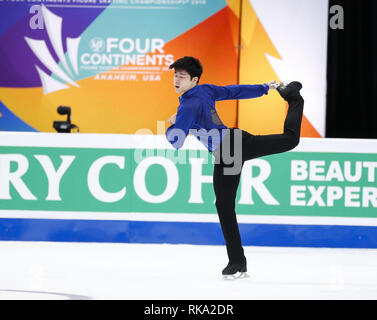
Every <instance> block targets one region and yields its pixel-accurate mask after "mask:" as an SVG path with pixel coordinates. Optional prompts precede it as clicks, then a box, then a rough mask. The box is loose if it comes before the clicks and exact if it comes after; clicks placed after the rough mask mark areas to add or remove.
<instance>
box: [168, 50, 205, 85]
mask: <svg viewBox="0 0 377 320" xmlns="http://www.w3.org/2000/svg"><path fill="white" fill-rule="evenodd" d="M169 69H174V70H176V71H178V70H184V71H186V72H187V73H188V74H189V75H190V77H191V79H192V78H194V77H198V83H199V79H200V76H201V75H202V73H203V67H202V64H201V63H200V61H199V59H197V58H194V57H188V56H185V57H183V58H180V59H178V60H176V61H175V62H174V63H173V64H171V65H170V67H169Z"/></svg>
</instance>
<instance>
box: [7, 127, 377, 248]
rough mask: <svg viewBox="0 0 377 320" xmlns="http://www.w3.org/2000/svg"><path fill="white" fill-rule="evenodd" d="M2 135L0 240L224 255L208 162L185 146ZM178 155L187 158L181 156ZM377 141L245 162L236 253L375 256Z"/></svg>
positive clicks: (150, 139) (193, 146) (191, 141)
mask: <svg viewBox="0 0 377 320" xmlns="http://www.w3.org/2000/svg"><path fill="white" fill-rule="evenodd" d="M181 151H182V153H180V154H179V153H178V152H177V151H176V150H174V149H173V148H172V147H171V146H170V145H169V144H168V143H167V142H166V139H165V137H164V136H153V135H113V134H54V133H10V132H8V133H6V132H1V133H0V240H3V241H67V242H125V243H173V244H177V243H183V244H198V245H223V244H224V241H223V237H222V233H221V229H220V226H219V223H218V218H217V214H216V210H215V206H214V200H215V197H214V193H213V188H212V183H211V174H212V170H213V162H212V161H213V158H212V156H211V155H210V154H209V153H208V152H207V151H206V150H205V149H204V147H203V146H202V145H201V144H200V143H199V142H198V141H197V140H196V139H195V138H193V137H191V136H189V137H188V138H187V140H186V142H185V145H184V147H183V149H182V150H181ZM185 157H186V158H185ZM376 179H377V140H366V139H311V138H302V139H301V142H300V144H299V146H298V147H297V148H296V149H294V150H292V151H290V152H287V153H283V154H279V155H272V156H268V157H263V158H260V159H255V160H252V161H248V162H246V164H245V166H244V169H243V172H242V176H241V183H240V187H239V190H238V191H239V192H238V195H237V201H236V211H237V214H238V215H237V218H238V221H239V223H240V233H241V237H242V241H243V244H244V245H256V246H305V247H341V248H377V182H376Z"/></svg>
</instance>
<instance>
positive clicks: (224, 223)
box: [166, 56, 304, 278]
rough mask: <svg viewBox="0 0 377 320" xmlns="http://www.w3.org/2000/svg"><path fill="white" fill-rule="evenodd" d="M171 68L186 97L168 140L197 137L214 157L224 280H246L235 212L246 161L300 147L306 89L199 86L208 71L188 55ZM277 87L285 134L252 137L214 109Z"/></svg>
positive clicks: (298, 85)
mask: <svg viewBox="0 0 377 320" xmlns="http://www.w3.org/2000/svg"><path fill="white" fill-rule="evenodd" d="M170 69H174V71H175V72H174V87H175V91H176V92H177V93H180V94H182V95H181V96H180V97H179V102H180V105H179V107H178V111H177V113H176V114H175V115H173V116H172V117H171V118H169V119H168V120H167V121H169V122H170V123H172V125H171V126H170V127H169V128H168V129H167V130H166V137H167V139H168V141H169V142H170V143H171V144H172V145H173V146H174V147H175V148H176V149H179V148H181V147H182V145H183V143H184V140H185V138H186V136H187V135H188V133H192V134H193V135H194V136H195V137H196V138H197V139H198V140H199V141H200V142H202V143H203V144H204V145H205V146H206V147H207V149H208V150H209V151H210V152H212V154H213V155H214V157H215V166H214V171H213V187H214V191H215V195H216V203H215V205H216V209H217V212H218V216H219V220H220V224H221V229H222V232H223V235H224V239H225V243H226V249H227V254H228V258H229V263H228V265H227V266H226V267H225V269H224V270H223V271H222V274H223V276H224V278H227V277H230V278H232V277H235V278H236V277H244V276H246V271H247V265H246V257H245V255H244V250H243V248H242V244H241V237H240V233H239V229H238V224H237V218H236V212H235V199H236V193H237V188H238V185H239V181H240V175H241V169H242V166H243V163H244V162H245V161H247V160H250V159H254V158H257V157H262V156H266V155H270V154H275V153H281V152H285V151H288V150H291V149H293V148H294V147H296V146H297V145H298V143H299V140H300V129H301V120H302V114H303V107H304V99H303V98H302V97H301V95H300V89H301V88H302V85H301V83H299V82H296V81H294V82H290V83H277V82H276V81H271V82H268V83H265V84H260V85H230V86H215V85H210V84H202V85H198V82H199V79H200V76H201V75H202V72H203V69H202V66H201V63H200V61H199V60H198V59H196V58H194V57H187V56H186V57H183V58H180V59H178V60H177V61H175V62H174V63H173V64H172V65H171V66H170ZM273 89H277V91H278V92H279V94H280V95H281V97H282V98H283V99H284V100H286V101H287V102H288V104H289V108H288V112H287V116H286V119H285V122H284V133H282V134H271V135H253V134H250V133H248V132H246V131H243V130H241V129H238V128H228V127H227V126H225V125H224V124H223V123H222V122H221V120H220V118H219V116H218V114H217V112H216V109H215V102H216V101H220V100H230V99H250V98H257V97H261V96H263V95H265V94H268V91H269V90H273Z"/></svg>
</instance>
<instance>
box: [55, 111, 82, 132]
mask: <svg viewBox="0 0 377 320" xmlns="http://www.w3.org/2000/svg"><path fill="white" fill-rule="evenodd" d="M58 113H59V114H61V115H65V114H66V115H67V121H54V123H53V126H54V129H55V130H56V131H57V132H63V133H70V132H71V129H77V132H79V128H78V127H77V126H76V125H74V124H72V123H71V108H70V107H65V106H60V107H58Z"/></svg>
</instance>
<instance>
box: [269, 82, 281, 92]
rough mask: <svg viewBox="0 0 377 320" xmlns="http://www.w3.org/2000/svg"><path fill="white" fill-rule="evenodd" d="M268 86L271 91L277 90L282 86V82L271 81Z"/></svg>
mask: <svg viewBox="0 0 377 320" xmlns="http://www.w3.org/2000/svg"><path fill="white" fill-rule="evenodd" d="M267 84H268V87H269V89H270V90H274V89H276V88H277V87H278V86H280V82H278V81H276V80H273V81H270V82H267Z"/></svg>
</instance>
